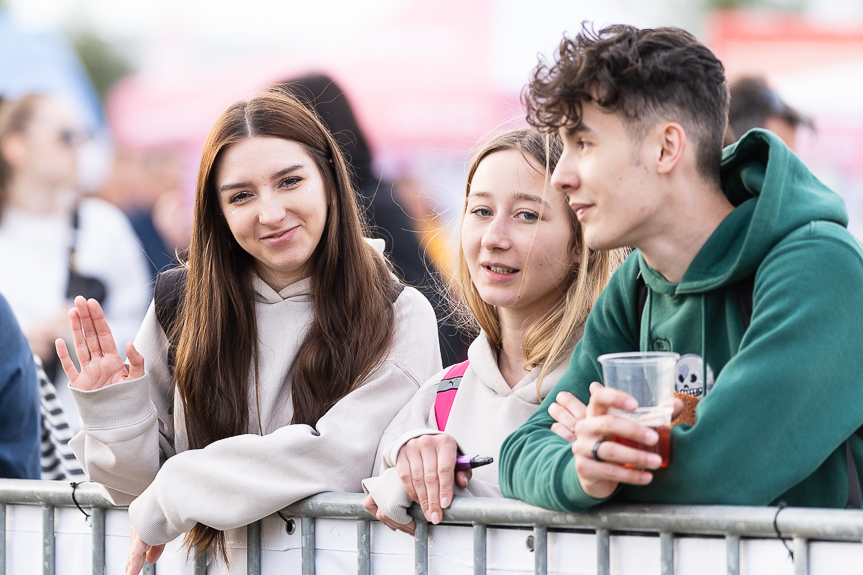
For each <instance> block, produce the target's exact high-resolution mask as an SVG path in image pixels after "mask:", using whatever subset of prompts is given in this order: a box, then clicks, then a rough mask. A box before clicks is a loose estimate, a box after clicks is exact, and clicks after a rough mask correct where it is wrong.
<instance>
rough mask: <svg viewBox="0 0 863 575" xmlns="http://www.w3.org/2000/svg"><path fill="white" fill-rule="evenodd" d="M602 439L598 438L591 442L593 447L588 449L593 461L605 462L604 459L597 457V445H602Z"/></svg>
mask: <svg viewBox="0 0 863 575" xmlns="http://www.w3.org/2000/svg"><path fill="white" fill-rule="evenodd" d="M604 441H605V439H600V440H599V441H597V442H596V443H594V444H593V449H591V450H590V454H591V455H592V456H593V459H594V460H595V461H599V462H600V463H605V460H604V459H602V458H601V457H599V446H600V445H602V443H603V442H604Z"/></svg>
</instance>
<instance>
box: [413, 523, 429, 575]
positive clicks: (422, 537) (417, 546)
mask: <svg viewBox="0 0 863 575" xmlns="http://www.w3.org/2000/svg"><path fill="white" fill-rule="evenodd" d="M415 523H416V527H415V529H414V573H415V574H416V575H428V572H429V524H428V523H426V522H425V521H418V520H415Z"/></svg>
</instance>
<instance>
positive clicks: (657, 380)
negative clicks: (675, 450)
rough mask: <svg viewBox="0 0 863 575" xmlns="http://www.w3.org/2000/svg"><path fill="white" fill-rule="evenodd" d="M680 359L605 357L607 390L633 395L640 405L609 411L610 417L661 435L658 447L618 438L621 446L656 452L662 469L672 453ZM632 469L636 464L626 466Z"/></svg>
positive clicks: (639, 354)
mask: <svg viewBox="0 0 863 575" xmlns="http://www.w3.org/2000/svg"><path fill="white" fill-rule="evenodd" d="M678 359H680V356H679V355H677V354H676V353H672V352H662V351H636V352H627V353H611V354H606V355H601V356H599V358H597V360H598V361H599V363H601V364H602V378H603V382H604V384H605V385H606V386H607V387H610V388H612V389H617V390H619V391H622V392H624V393H626V394H627V395H629V396H631V397H632V398H633V399H634V400H635V401H636V402H637V403H638V407H637V408H636V409H635V411H623V410H620V409H611V410H609V414H610V415H614V416H616V417H623V418H626V419H629V420H631V421H634V422H635V423H637V424H639V425H643V426H645V427H652V428H653V429H654V430H656V432H657V433H658V434H659V441H658V442H657V443H656V445H650V446H647V445H642V444H640V443H637V442H634V441H631V440H628V439H623V438H621V437H614V441H615V442H617V443H620V444H621V445H626V446H628V447H633V448H635V449H639V450H642V451H649V452H652V453H656V454H657V455H659V456H660V457H661V458H662V467H667V466H668V457H669V451H670V433H669V429H670V427H671V413H672V411H674V381H675V376H676V374H677V360H678ZM625 467H629V468H630V469H632V468H635V467H636V466H635V465H631V464H630V465H626V466H625Z"/></svg>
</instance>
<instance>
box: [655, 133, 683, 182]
mask: <svg viewBox="0 0 863 575" xmlns="http://www.w3.org/2000/svg"><path fill="white" fill-rule="evenodd" d="M658 130H659V133H658V134H657V137H658V139H659V157H658V158H657V159H656V172H657V173H659V174H663V175H666V174H669V173H671V171H672V170H674V168H675V167H676V166H677V164H678V163H679V162H680V160H681V158H683V153H684V152H685V151H686V144H687V138H686V131H685V130H684V129H683V126H681V125H680V124H678V123H677V122H668V123H664V124H660V125H659V126H658Z"/></svg>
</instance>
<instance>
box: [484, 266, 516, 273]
mask: <svg viewBox="0 0 863 575" xmlns="http://www.w3.org/2000/svg"><path fill="white" fill-rule="evenodd" d="M482 267H484V268H485V269H487V270H489V271H492V272H494V273H496V274H501V275H512V274H514V273H518V271H519V270H514V269H510V268H502V267H498V266H485V265H484V266H482Z"/></svg>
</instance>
